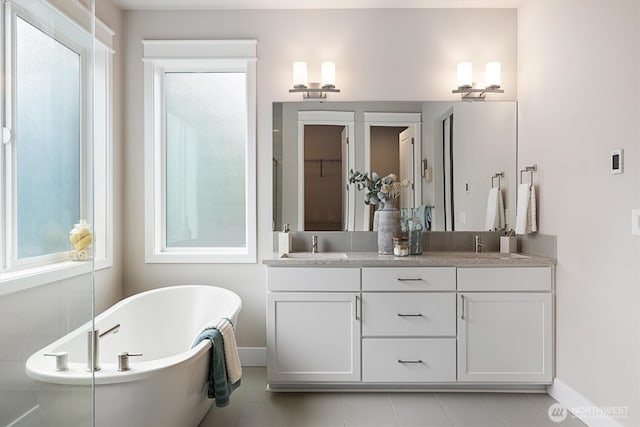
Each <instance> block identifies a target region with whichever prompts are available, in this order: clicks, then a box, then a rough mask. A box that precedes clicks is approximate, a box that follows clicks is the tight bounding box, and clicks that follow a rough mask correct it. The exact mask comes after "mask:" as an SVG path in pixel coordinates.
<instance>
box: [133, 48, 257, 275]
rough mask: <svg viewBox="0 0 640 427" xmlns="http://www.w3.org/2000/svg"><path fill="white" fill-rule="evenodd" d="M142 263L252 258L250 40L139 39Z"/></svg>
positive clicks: (252, 51)
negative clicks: (142, 74) (141, 67)
mask: <svg viewBox="0 0 640 427" xmlns="http://www.w3.org/2000/svg"><path fill="white" fill-rule="evenodd" d="M143 43H144V61H145V156H146V171H145V177H146V187H145V193H146V194H145V197H146V198H145V205H146V206H145V209H146V223H147V228H146V237H145V238H146V261H147V262H148V263H156V262H157V263H161V262H170V263H175V262H184V263H204V262H220V263H225V262H227V263H241V262H246V263H249V262H255V261H256V208H255V206H256V202H255V199H256V189H255V188H256V184H255V168H256V163H255V152H256V149H255V61H256V58H255V49H256V42H255V41H254V40H235V41H234V40H224V41H218V40H209V41H167V40H165V41H163V40H153V41H151V40H150V41H144V42H143Z"/></svg>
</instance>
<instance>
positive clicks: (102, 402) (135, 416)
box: [26, 285, 242, 427]
mask: <svg viewBox="0 0 640 427" xmlns="http://www.w3.org/2000/svg"><path fill="white" fill-rule="evenodd" d="M241 308H242V301H241V300H240V297H238V295H236V294H235V293H233V292H231V291H229V290H226V289H223V288H219V287H214V286H205V285H182V286H172V287H166V288H160V289H154V290H151V291H147V292H142V293H140V294H137V295H133V296H130V297H128V298H126V299H124V300H122V301H120V302H118V303H117V304H115V305H114V306H112V307H110V308H109V309H108V310H106V311H105V312H104V313H102V314H100V315H99V316H97V317H96V318H95V328H96V329H98V330H100V331H101V332H104V331H106V330H108V329H109V328H111V327H112V326H115V325H120V327H119V330H118V332H117V333H115V334H114V333H110V334H107V335H105V336H103V337H102V338H100V343H99V352H98V356H99V366H100V367H101V369H100V370H98V371H96V372H95V417H96V424H95V425H96V426H97V427H120V426H131V427H133V426H140V427H150V426H154V427H155V426H167V427H180V426H185V427H187V426H189V427H195V426H197V424H198V423H199V422H200V421H201V420H202V418H203V417H204V415H205V414H206V413H207V411H208V410H209V408H210V407H211V405H212V403H213V399H209V398H207V382H208V379H207V374H208V372H209V350H210V348H211V342H210V341H209V340H205V341H203V342H201V343H200V344H198V345H197V346H196V347H194V348H191V344H192V343H193V340H194V338H195V337H196V336H197V335H198V333H199V332H200V331H201V330H202V328H203V327H204V326H205V325H207V324H211V323H215V322H216V321H217V320H219V319H220V318H223V317H226V318H228V319H230V320H231V321H232V323H233V324H234V325H237V321H238V314H239V313H240V310H241ZM90 330H91V323H90V322H89V323H87V324H86V325H84V326H82V327H80V328H78V329H76V330H74V331H72V332H70V333H69V334H67V335H65V336H63V337H62V338H60V339H58V340H57V341H55V342H53V343H52V344H50V345H48V346H46V347H45V348H43V349H42V350H39V351H38V352H36V353H34V354H33V355H32V356H31V357H29V359H28V360H27V363H26V372H27V375H29V376H30V377H31V378H33V379H34V380H36V383H37V394H38V404H39V406H40V409H41V411H42V413H43V415H44V417H45V419H46V422H47V425H50V426H72V425H75V426H90V425H91V417H92V402H91V389H90V387H91V383H92V372H90V371H88V369H87V362H88V357H89V356H88V354H87V353H88V343H87V338H88V337H87V333H88V331H90ZM60 352H67V354H68V369H67V370H65V371H56V360H55V359H56V358H55V357H48V356H45V354H46V353H54V354H55V353H60ZM123 352H129V353H142V356H137V357H130V359H129V365H130V368H131V369H130V370H129V371H118V354H119V353H123Z"/></svg>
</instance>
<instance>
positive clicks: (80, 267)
mask: <svg viewBox="0 0 640 427" xmlns="http://www.w3.org/2000/svg"><path fill="white" fill-rule="evenodd" d="M94 263H95V270H96V271H98V270H102V269H105V268H109V267H111V266H112V265H113V263H112V261H111V259H110V258H100V259H96V260H95V262H94ZM92 266H93V264H92V263H91V262H74V261H63V262H57V263H53V264H47V265H41V266H38V267H32V268H23V269H20V270H16V271H11V272H3V273H2V274H1V275H0V295H6V294H11V293H14V292H19V291H24V290H26V289H30V288H35V287H37V286H42V285H48V284H51V283H54V282H58V281H61V280H65V279H70V278H72V277H77V276H81V275H83V274H90V273H91V271H92Z"/></svg>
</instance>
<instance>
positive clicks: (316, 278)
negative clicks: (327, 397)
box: [267, 268, 360, 384]
mask: <svg viewBox="0 0 640 427" xmlns="http://www.w3.org/2000/svg"><path fill="white" fill-rule="evenodd" d="M267 286H268V289H269V293H268V295H267V313H268V315H267V373H268V380H269V383H272V384H277V383H287V384H296V383H307V384H308V383H316V382H318V383H322V382H331V383H341V382H354V381H355V382H357V381H360V307H359V305H360V303H359V299H360V269H359V268H270V269H269V270H268V279H267Z"/></svg>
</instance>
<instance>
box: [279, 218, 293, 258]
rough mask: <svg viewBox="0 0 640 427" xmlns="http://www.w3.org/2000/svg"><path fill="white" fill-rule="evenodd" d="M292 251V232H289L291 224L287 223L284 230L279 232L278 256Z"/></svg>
mask: <svg viewBox="0 0 640 427" xmlns="http://www.w3.org/2000/svg"><path fill="white" fill-rule="evenodd" d="M289 252H291V233H289V224H285V225H284V227H283V228H282V232H280V233H278V257H282V255H285V254H288V253H289Z"/></svg>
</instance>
